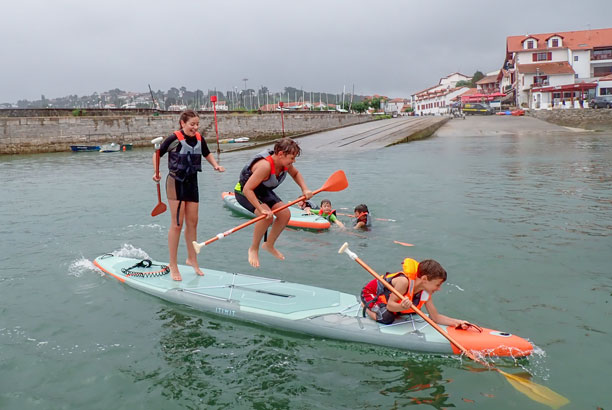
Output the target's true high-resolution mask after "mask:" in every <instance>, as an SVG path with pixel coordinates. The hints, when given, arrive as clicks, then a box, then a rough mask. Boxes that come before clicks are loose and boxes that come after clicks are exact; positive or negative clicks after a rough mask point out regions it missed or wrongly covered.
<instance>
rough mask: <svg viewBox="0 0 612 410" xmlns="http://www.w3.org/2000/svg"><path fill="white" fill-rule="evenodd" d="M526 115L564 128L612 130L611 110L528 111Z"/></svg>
mask: <svg viewBox="0 0 612 410" xmlns="http://www.w3.org/2000/svg"><path fill="white" fill-rule="evenodd" d="M526 114H527V115H529V116H531V117H535V118H537V119H540V120H543V121H546V122H550V123H552V124H556V125H561V126H564V127H573V128H584V129H587V130H599V131H608V130H612V110H610V109H603V108H601V109H595V108H588V109H566V110H562V109H558V110H529V111H526Z"/></svg>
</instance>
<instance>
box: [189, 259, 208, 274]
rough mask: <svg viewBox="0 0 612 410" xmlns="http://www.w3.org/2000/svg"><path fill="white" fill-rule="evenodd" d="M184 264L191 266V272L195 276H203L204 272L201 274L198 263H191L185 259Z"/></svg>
mask: <svg viewBox="0 0 612 410" xmlns="http://www.w3.org/2000/svg"><path fill="white" fill-rule="evenodd" d="M185 263H186V264H187V265H189V266H191V267H192V268H193V270H194V271H195V273H196V275H199V276H204V272H202V270H201V269H200V267H199V266H198V263H197V262H195V263H193V262H191V261H190V260H189V259H187V260H186V261H185Z"/></svg>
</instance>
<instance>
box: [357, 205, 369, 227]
mask: <svg viewBox="0 0 612 410" xmlns="http://www.w3.org/2000/svg"><path fill="white" fill-rule="evenodd" d="M370 226H372V222H371V219H370V212H369V211H368V207H367V205H366V204H359V205H357V206H356V207H355V222H353V228H355V229H368V228H369V227H370Z"/></svg>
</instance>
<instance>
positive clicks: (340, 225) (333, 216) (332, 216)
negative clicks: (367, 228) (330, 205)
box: [329, 214, 344, 228]
mask: <svg viewBox="0 0 612 410" xmlns="http://www.w3.org/2000/svg"><path fill="white" fill-rule="evenodd" d="M329 220H330V221H331V222H333V223H335V224H336V225H338V226H339V227H340V228H344V224H343V223H342V222H340V220H339V219H338V217H337V216H336V215H334V214H332V215H330V218H329Z"/></svg>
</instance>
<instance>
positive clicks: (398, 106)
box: [384, 98, 410, 115]
mask: <svg viewBox="0 0 612 410" xmlns="http://www.w3.org/2000/svg"><path fill="white" fill-rule="evenodd" d="M407 108H410V100H408V99H406V98H394V99H392V100H388V101H386V102H385V106H384V111H385V114H391V115H399V114H401V113H402V112H404V111H405V109H407Z"/></svg>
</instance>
